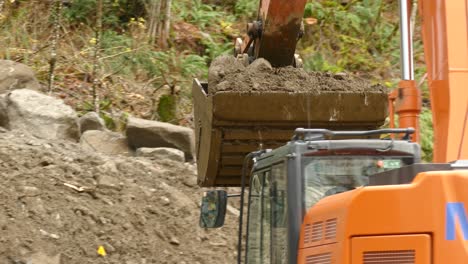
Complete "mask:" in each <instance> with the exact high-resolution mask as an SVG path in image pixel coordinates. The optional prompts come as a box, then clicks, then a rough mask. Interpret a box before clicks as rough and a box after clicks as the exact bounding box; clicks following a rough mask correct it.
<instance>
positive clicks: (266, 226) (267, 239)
mask: <svg viewBox="0 0 468 264" xmlns="http://www.w3.org/2000/svg"><path fill="white" fill-rule="evenodd" d="M264 182H265V184H264V185H263V199H262V211H263V214H262V256H263V257H262V261H263V262H262V263H265V264H266V263H268V264H270V263H271V196H270V187H271V179H270V172H266V173H265V179H264Z"/></svg>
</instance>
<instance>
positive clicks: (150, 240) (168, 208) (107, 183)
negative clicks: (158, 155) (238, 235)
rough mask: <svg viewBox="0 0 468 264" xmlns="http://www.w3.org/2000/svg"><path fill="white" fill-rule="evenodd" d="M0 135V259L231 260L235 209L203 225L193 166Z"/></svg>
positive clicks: (145, 263)
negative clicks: (220, 224)
mask: <svg viewBox="0 0 468 264" xmlns="http://www.w3.org/2000/svg"><path fill="white" fill-rule="evenodd" d="M0 129H1V128H0ZM0 131H1V132H0V179H1V182H2V183H1V184H0V234H1V236H0V263H5V264H8V263H16V264H20V263H21V264H22V263H24V264H26V263H31V264H65V263H66V264H74V263H77V264H78V263H80V264H86V263H93V264H94V263H107V264H108V263H116V264H117V263H119V264H122V263H123V264H150V263H234V262H235V258H236V249H235V246H236V241H235V229H236V224H235V223H236V217H235V216H234V215H233V214H235V211H232V210H231V213H228V215H227V222H226V226H225V227H224V228H223V229H218V230H212V231H206V230H203V229H200V228H199V227H198V214H199V206H198V203H199V200H200V196H201V195H200V194H201V190H200V189H199V188H198V187H197V186H196V175H195V168H194V165H192V164H189V163H180V162H175V161H171V160H150V159H147V158H142V157H124V156H106V155H100V154H96V153H91V152H85V151H81V150H80V149H79V145H77V144H75V143H71V142H69V141H47V140H41V139H37V138H34V137H31V136H27V135H21V134H20V133H19V132H15V131H12V132H9V131H5V130H3V129H2V130H0ZM100 246H102V247H103V248H104V249H105V251H106V253H107V255H106V256H100V255H99V254H98V253H97V250H98V248H99V247H100Z"/></svg>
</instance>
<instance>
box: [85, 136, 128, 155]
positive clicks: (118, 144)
mask: <svg viewBox="0 0 468 264" xmlns="http://www.w3.org/2000/svg"><path fill="white" fill-rule="evenodd" d="M80 145H81V147H82V148H83V149H84V150H86V151H90V152H99V153H103V154H107V155H129V153H130V149H129V147H128V145H127V139H126V138H125V136H123V135H121V134H119V133H114V132H109V131H99V130H88V131H86V132H85V133H84V134H83V135H82V136H81V139H80Z"/></svg>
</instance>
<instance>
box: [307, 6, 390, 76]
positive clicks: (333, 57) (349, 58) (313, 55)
mask: <svg viewBox="0 0 468 264" xmlns="http://www.w3.org/2000/svg"><path fill="white" fill-rule="evenodd" d="M395 8H396V6H394V5H389V4H387V1H384V0H377V1H370V0H363V1H351V2H350V4H348V5H341V3H340V1H331V0H328V1H312V2H309V3H307V6H306V12H305V16H306V17H313V18H316V19H317V20H318V23H317V24H316V25H312V26H308V27H307V28H306V29H307V30H306V36H305V39H304V43H303V46H304V47H306V48H305V49H304V51H307V52H302V56H303V58H304V60H305V65H306V68H307V69H310V70H315V71H343V70H345V71H351V72H369V73H374V74H375V76H376V77H377V78H378V77H379V76H381V75H383V73H385V72H387V71H389V70H390V71H391V69H389V68H390V66H392V65H394V62H397V61H398V58H399V56H398V54H399V39H398V35H397V34H396V33H397V29H398V17H397V16H396V15H397V13H395V16H394V17H391V16H390V17H389V18H387V19H382V16H383V13H387V14H388V13H392V12H396V10H394V9H395ZM317 54H320V55H317ZM317 58H318V59H319V62H315V60H317ZM388 61H391V62H392V63H388Z"/></svg>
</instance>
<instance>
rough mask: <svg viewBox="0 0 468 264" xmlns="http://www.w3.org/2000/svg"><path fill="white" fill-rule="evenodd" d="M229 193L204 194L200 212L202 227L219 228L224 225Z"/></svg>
mask: <svg viewBox="0 0 468 264" xmlns="http://www.w3.org/2000/svg"><path fill="white" fill-rule="evenodd" d="M226 207H227V192H226V191H207V192H205V193H204V194H203V198H202V204H201V210H200V227H203V228H217V227H222V226H223V225H224V217H225V216H226Z"/></svg>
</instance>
